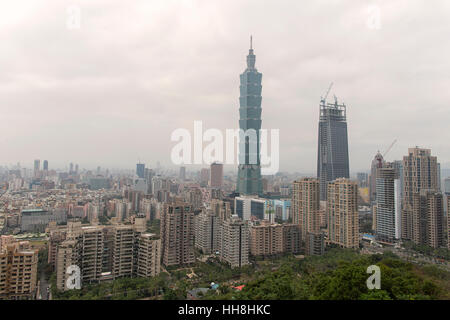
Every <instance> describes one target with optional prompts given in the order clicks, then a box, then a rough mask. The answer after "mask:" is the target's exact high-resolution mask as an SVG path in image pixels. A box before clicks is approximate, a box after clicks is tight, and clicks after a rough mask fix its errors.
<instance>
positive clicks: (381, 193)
mask: <svg viewBox="0 0 450 320" xmlns="http://www.w3.org/2000/svg"><path fill="white" fill-rule="evenodd" d="M376 175H377V176H376V198H375V199H376V206H377V210H376V224H375V231H376V238H377V240H380V241H384V242H389V243H393V242H394V240H395V239H397V238H398V234H397V232H396V230H398V228H397V225H398V222H399V220H400V219H399V216H400V212H398V211H397V210H398V206H397V204H398V202H399V199H398V198H397V196H398V194H397V193H396V190H395V188H396V186H397V185H398V179H397V178H398V176H397V170H396V169H395V167H394V166H393V165H392V164H390V163H385V164H384V166H383V167H381V168H377V173H376Z"/></svg>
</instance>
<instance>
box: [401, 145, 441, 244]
mask: <svg viewBox="0 0 450 320" xmlns="http://www.w3.org/2000/svg"><path fill="white" fill-rule="evenodd" d="M437 168H438V163H437V158H436V157H435V156H432V155H431V150H430V149H421V148H417V147H416V148H409V149H408V155H407V156H404V157H403V200H402V207H403V208H402V217H401V218H402V219H401V237H402V239H405V240H413V239H414V238H416V239H417V238H418V237H419V235H418V234H416V235H414V232H418V230H419V229H418V228H417V226H416V227H413V212H414V210H415V209H414V208H413V206H414V195H417V194H419V193H420V190H435V191H439V190H440V181H439V178H438V170H437ZM417 210H418V209H416V211H417ZM415 223H418V221H417V220H416V222H415Z"/></svg>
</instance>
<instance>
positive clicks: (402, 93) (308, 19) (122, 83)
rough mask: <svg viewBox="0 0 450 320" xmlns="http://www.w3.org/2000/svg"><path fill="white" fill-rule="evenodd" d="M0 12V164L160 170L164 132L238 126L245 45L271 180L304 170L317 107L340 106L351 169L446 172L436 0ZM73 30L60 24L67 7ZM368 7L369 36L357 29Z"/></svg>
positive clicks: (442, 8)
mask: <svg viewBox="0 0 450 320" xmlns="http://www.w3.org/2000/svg"><path fill="white" fill-rule="evenodd" d="M13 3H14V2H4V3H2V4H1V5H0V12H1V13H0V20H1V21H2V22H1V23H0V38H1V41H0V69H1V70H2V71H1V73H0V118H1V119H2V133H3V134H2V136H1V139H0V148H1V149H2V163H15V162H17V161H21V162H22V164H27V165H29V166H31V164H32V160H33V159H34V158H41V159H48V160H49V161H50V164H52V163H54V164H55V165H56V164H58V165H61V166H63V165H64V164H66V163H68V162H70V161H74V162H78V163H80V164H82V165H84V166H97V165H101V166H110V167H112V166H115V167H133V166H134V163H135V162H136V161H137V160H138V159H141V161H145V162H146V163H148V164H150V165H152V166H153V165H154V164H155V163H156V161H158V160H159V161H161V163H163V164H164V163H169V162H170V149H171V146H172V145H173V143H171V142H170V134H171V132H172V131H173V130H174V129H176V128H180V127H184V128H188V129H192V128H193V121H194V120H203V123H204V127H206V128H211V127H214V128H220V129H224V130H225V129H226V128H235V127H237V124H238V95H239V92H238V88H239V77H238V76H239V74H240V73H241V72H242V71H243V70H244V68H245V56H246V54H247V52H248V38H249V35H250V34H253V37H254V48H255V53H256V57H257V58H256V59H257V61H256V64H257V68H258V69H259V71H260V72H262V73H263V103H262V107H263V127H265V128H279V129H280V138H281V146H280V148H281V150H280V151H281V155H280V158H281V159H280V160H281V170H290V171H293V170H296V171H302V172H310V173H314V172H315V165H316V152H317V150H316V149H317V121H318V102H319V99H320V96H321V95H323V93H324V92H325V91H326V89H327V87H328V85H329V83H330V82H331V81H333V82H334V83H335V85H334V89H333V90H332V92H331V95H333V94H336V95H337V96H338V98H339V99H340V100H343V101H345V102H346V104H347V105H348V122H349V144H350V146H349V148H350V166H351V171H357V170H366V169H368V167H369V166H370V161H371V159H372V157H373V156H374V154H375V153H376V151H377V150H378V149H380V150H381V151H383V150H384V149H386V148H387V147H388V146H389V144H390V143H391V142H392V141H393V140H394V139H398V142H397V144H396V146H395V147H394V148H393V150H392V151H391V152H390V154H389V155H388V159H391V160H392V159H400V158H401V157H402V156H403V155H404V154H406V152H407V148H408V147H412V146H415V145H419V146H423V147H429V148H432V149H433V153H434V154H435V155H437V156H438V158H439V161H441V162H442V163H448V162H449V158H450V149H449V148H448V134H446V133H445V132H446V131H448V129H447V126H448V123H449V120H450V117H449V112H448V111H449V106H448V101H450V93H449V92H450V91H449V90H448V87H449V85H450V78H449V71H450V62H449V59H448V57H449V49H450V44H449V42H448V39H447V38H448V34H450V23H449V21H448V16H449V13H450V4H449V3H448V2H447V1H445V0H442V1H433V3H432V4H430V3H428V2H426V1H419V0H417V1H406V0H399V1H387V0H386V1H381V0H380V1H375V0H374V1H358V2H350V1H296V0H292V1H287V0H285V1H254V0H249V1H226V2H224V1H210V0H209V1H126V2H123V1H106V0H101V1H88V0H86V1H70V2H69V1H58V2H55V1H29V2H28V1H27V5H26V6H25V7H24V5H22V6H18V5H14V4H13ZM72 4H75V5H78V6H79V7H80V8H81V29H79V30H70V29H68V28H67V27H66V19H67V12H66V9H67V7H68V6H69V5H72ZM374 4H375V5H378V6H379V8H380V13H381V28H380V29H379V30H372V29H370V28H368V27H367V25H366V23H367V19H368V12H367V10H368V7H369V6H370V5H374Z"/></svg>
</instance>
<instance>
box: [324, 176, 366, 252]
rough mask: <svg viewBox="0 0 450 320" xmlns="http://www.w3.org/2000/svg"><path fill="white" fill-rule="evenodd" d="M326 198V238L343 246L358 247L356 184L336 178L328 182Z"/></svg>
mask: <svg viewBox="0 0 450 320" xmlns="http://www.w3.org/2000/svg"><path fill="white" fill-rule="evenodd" d="M327 199H328V202H327V211H328V240H329V241H330V242H331V243H334V244H337V245H339V246H341V247H344V248H358V247H359V217H358V184H357V183H356V182H354V181H351V180H349V179H346V178H339V179H336V180H335V181H332V182H330V183H329V184H328V196H327Z"/></svg>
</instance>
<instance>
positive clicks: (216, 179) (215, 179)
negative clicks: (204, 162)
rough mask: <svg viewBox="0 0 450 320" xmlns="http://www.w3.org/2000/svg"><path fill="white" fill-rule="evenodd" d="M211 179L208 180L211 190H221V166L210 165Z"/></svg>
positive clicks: (216, 164) (218, 164)
mask: <svg viewBox="0 0 450 320" xmlns="http://www.w3.org/2000/svg"><path fill="white" fill-rule="evenodd" d="M210 172H211V179H210V187H211V188H222V185H223V164H222V163H218V162H214V163H212V164H211V168H210Z"/></svg>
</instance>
